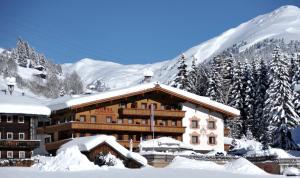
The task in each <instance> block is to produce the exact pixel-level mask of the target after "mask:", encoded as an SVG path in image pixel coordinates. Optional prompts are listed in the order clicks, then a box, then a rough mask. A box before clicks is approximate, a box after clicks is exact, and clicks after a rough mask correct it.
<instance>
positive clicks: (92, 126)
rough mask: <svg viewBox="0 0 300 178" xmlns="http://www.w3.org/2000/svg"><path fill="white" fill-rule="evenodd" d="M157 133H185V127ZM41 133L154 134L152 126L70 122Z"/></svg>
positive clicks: (158, 128)
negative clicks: (115, 132)
mask: <svg viewBox="0 0 300 178" xmlns="http://www.w3.org/2000/svg"><path fill="white" fill-rule="evenodd" d="M154 129H155V132H160V133H180V134H182V133H184V131H185V127H174V126H155V127H154ZM39 130H40V132H43V133H53V132H56V131H65V130H94V131H97V130H99V131H128V132H152V131H151V126H150V125H139V124H116V123H111V124H108V123H84V122H69V123H63V124H59V125H51V126H46V127H40V128H39Z"/></svg>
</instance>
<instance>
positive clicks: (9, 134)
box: [6, 132, 14, 140]
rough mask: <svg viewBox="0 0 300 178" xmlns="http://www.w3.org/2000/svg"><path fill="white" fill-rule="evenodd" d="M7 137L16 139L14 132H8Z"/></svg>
mask: <svg viewBox="0 0 300 178" xmlns="http://www.w3.org/2000/svg"><path fill="white" fill-rule="evenodd" d="M6 139H7V140H13V139H14V134H13V133H12V132H7V133H6Z"/></svg>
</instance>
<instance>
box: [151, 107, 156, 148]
mask: <svg viewBox="0 0 300 178" xmlns="http://www.w3.org/2000/svg"><path fill="white" fill-rule="evenodd" d="M150 120H151V130H152V144H153V146H152V151H153V152H154V124H155V122H154V107H153V104H151V116H150Z"/></svg>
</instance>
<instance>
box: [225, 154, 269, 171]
mask: <svg viewBox="0 0 300 178" xmlns="http://www.w3.org/2000/svg"><path fill="white" fill-rule="evenodd" d="M224 167H225V169H226V171H229V172H233V173H240V174H256V175H267V174H268V173H266V172H265V171H264V170H262V169H260V168H259V167H257V166H255V165H254V164H252V163H251V162H250V161H248V160H247V159H245V158H239V159H237V160H234V161H232V162H229V163H227V164H225V166H224Z"/></svg>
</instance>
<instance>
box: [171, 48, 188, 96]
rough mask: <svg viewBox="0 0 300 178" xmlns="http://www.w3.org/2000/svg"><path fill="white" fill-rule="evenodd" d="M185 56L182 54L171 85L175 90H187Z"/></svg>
mask: <svg viewBox="0 0 300 178" xmlns="http://www.w3.org/2000/svg"><path fill="white" fill-rule="evenodd" d="M185 60H186V58H185V55H184V54H182V55H181V57H180V59H179V66H178V68H177V69H178V73H177V76H176V78H175V80H174V84H173V85H172V86H173V87H175V88H179V89H182V90H186V88H187V83H188V82H187V69H186V68H187V65H186V64H185Z"/></svg>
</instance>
